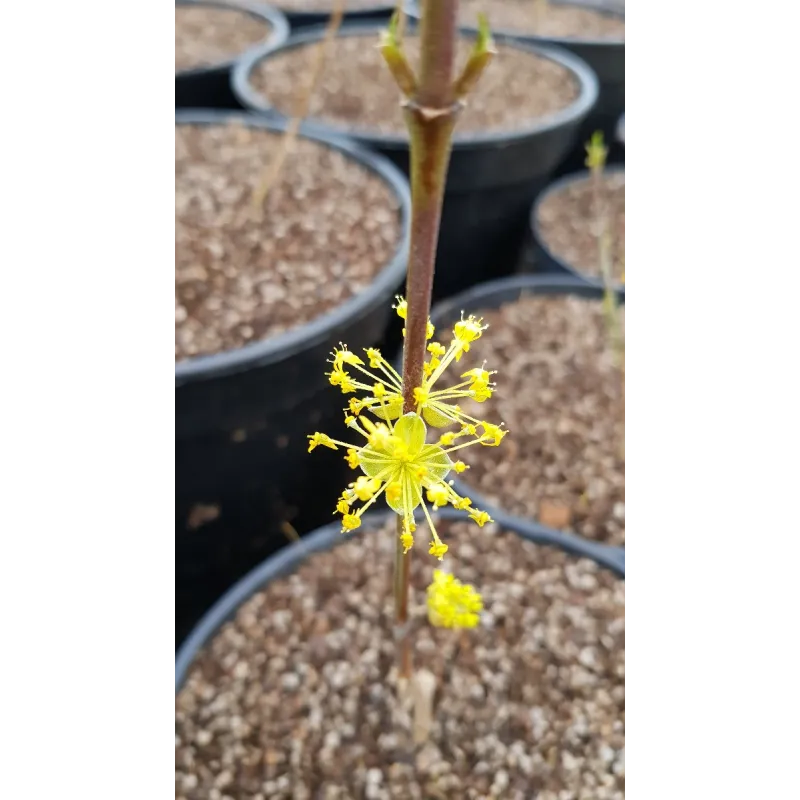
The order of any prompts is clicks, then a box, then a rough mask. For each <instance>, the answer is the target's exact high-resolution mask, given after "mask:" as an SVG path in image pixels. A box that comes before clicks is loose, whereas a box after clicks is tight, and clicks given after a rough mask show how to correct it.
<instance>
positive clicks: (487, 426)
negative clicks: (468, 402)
mask: <svg viewBox="0 0 800 800" xmlns="http://www.w3.org/2000/svg"><path fill="white" fill-rule="evenodd" d="M481 425H482V426H483V435H482V436H481V438H480V443H481V444H483V445H486V446H487V447H497V446H498V445H499V444H500V442H502V441H503V437H504V436H505V435H506V434H507V433H508V431H504V430H503V429H502V428H501V427H500V426H499V425H492V424H491V423H490V422H482V423H481Z"/></svg>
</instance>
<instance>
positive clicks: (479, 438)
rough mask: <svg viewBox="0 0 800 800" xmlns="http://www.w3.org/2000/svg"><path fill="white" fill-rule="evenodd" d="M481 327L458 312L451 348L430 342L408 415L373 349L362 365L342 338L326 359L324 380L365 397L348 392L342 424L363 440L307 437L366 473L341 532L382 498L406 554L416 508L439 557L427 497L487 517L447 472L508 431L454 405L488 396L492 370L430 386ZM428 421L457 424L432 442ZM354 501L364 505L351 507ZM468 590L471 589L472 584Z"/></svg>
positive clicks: (355, 486)
mask: <svg viewBox="0 0 800 800" xmlns="http://www.w3.org/2000/svg"><path fill="white" fill-rule="evenodd" d="M394 308H395V310H396V311H397V314H398V315H399V316H400V317H401V318H402V319H405V318H406V315H407V313H408V305H407V303H406V301H405V300H404V299H403V298H402V297H398V298H397V304H396V305H395V306H394ZM486 327H487V326H486V325H484V324H483V321H482V320H481V319H479V318H476V317H474V316H471V315H470V316H468V317H467V318H466V319H465V318H464V316H463V314H462V317H461V319H460V320H459V321H458V322H457V323H456V324H455V326H454V328H453V337H452V340H451V342H450V344H449V346H447V347H446V346H445V345H443V344H440V343H439V342H430V343H429V344H428V345H427V351H428V353H429V354H430V358H429V359H428V361H426V362H425V364H424V376H425V377H424V379H423V381H422V385H421V386H418V387H416V388H415V390H414V393H413V395H414V403H415V411H412V412H409V413H406V414H403V405H404V403H403V381H402V377H401V376H400V374H399V373H398V372H397V370H396V369H395V368H394V367H393V366H392V365H391V364H390V363H389V362H388V361H387V360H386V359H385V358H384V357H383V356H382V355H381V353H380V350H378V349H377V348H374V347H369V348H366V349H365V350H364V353H365V355H366V358H367V361H368V362H369V368H367V366H366V364H365V362H364V360H363V359H361V358H360V357H359V356H357V355H356V354H355V353H353V352H352V351H350V350H348V349H347V346H346V345H344V344H342V343H340V344H339V346H338V347H336V348H334V350H333V353H332V354H331V358H330V359H329V363H330V364H331V371H330V372H329V373H327V375H328V379H329V380H330V383H331V384H332V385H333V386H338V387H339V388H340V389H341V391H342V392H343V393H344V394H351V393H355V392H361V393H363V396H362V397H351V398H350V399H349V402H348V405H347V408H345V410H344V411H345V423H346V425H347V427H348V428H349V429H350V430H354V431H357V432H358V433H359V434H360V435H361V436H362V437H363V438H364V442H363V443H362V444H361V445H355V444H350V443H347V442H341V441H338V440H337V439H332V438H331V437H329V436H327V435H326V434H324V433H320V432H316V433H314V434H312V435H310V436H309V437H308V439H309V444H308V449H309V452H310V451H312V450H314V449H315V448H316V447H327V448H329V449H331V450H338V449H339V448H344V449H345V450H346V452H347V455H346V456H345V459H346V461H347V463H348V465H349V466H350V467H351V468H352V469H360V470H361V472H362V473H363V475H361V476H359V477H358V479H357V480H355V481H353V482H352V483H350V484H349V486H348V488H347V489H345V491H344V492H343V493H342V496H341V497H340V498H339V500H338V502H337V505H336V510H337V512H338V513H339V514H341V515H342V531H352V530H356V529H357V528H358V527H359V526H360V525H361V516H362V514H363V513H364V512H365V511H366V510H367V509H368V508H370V507H371V506H372V505H373V504H374V503H375V502H376V501H377V500H378V499H379V498H380V497H381V496H382V495H385V500H386V503H387V504H388V506H389V507H390V508H391V509H392V510H393V511H394V512H395V513H396V514H398V515H399V516H400V518H401V520H402V525H401V533H400V543H401V545H402V547H403V551H404V552H408V550H409V549H410V548H411V547H412V546H413V544H414V537H413V531H414V530H415V525H414V512H415V511H416V509H417V508H419V507H421V508H422V511H423V513H424V515H425V518H426V520H427V523H428V527H429V529H430V531H431V537H432V541H431V543H430V547H429V550H428V552H429V553H430V554H431V555H432V556H434V557H435V558H438V559H439V560H440V561H441V560H442V559H443V557H444V555H445V554H446V553H447V545H446V544H444V542H442V540H441V539H440V538H439V535H438V533H437V532H436V528H435V526H434V524H433V520H432V519H431V515H430V512H429V510H428V505H427V504H426V502H425V498H426V497H427V500H428V503H430V504H432V506H433V508H434V510H435V509H437V508H440V507H442V506H445V505H447V504H450V505H452V506H453V507H454V508H457V509H461V510H463V511H466V512H467V513H468V514H469V516H470V517H471V518H472V519H473V520H474V521H475V522H476V523H477V524H478V525H480V526H483V525H485V524H486V523H487V522H490V521H491V517H490V516H489V515H488V514H487V513H486V512H485V511H481V510H479V509H477V508H474V507H473V506H472V501H471V500H470V499H469V498H468V497H461V496H460V495H459V494H458V493H457V492H456V491H455V490H454V489H453V486H452V483H453V481H447V480H446V478H447V476H448V475H449V473H450V472H451V471H455V472H457V473H462V472H464V470H466V469H468V467H467V465H466V464H465V463H464V462H463V461H461V460H457V461H455V462H454V461H452V460H451V458H450V454H451V453H453V452H455V451H456V450H461V449H463V448H465V447H469V446H471V445H475V444H480V445H484V446H491V447H494V446H497V445H499V444H500V442H501V441H502V440H503V438H504V437H505V436H506V434H507V431H506V430H505V429H504V428H503V427H502V424H501V425H495V424H493V423H489V422H484V421H482V420H479V419H475V418H474V417H471V416H469V414H467V413H465V412H464V411H463V410H462V408H461V406H460V405H458V402H457V401H458V400H459V399H460V398H467V399H472V400H476V401H477V402H483V401H485V400H488V399H489V398H490V397H491V396H492V393H493V392H494V389H495V385H494V384H493V383H492V382H491V376H492V375H494V373H493V372H491V371H489V370H487V369H486V364H485V363H484V364H483V365H482V366H480V367H475V368H473V369H469V370H467V371H465V372H463V373H461V378H462V380H461V382H460V383H458V384H457V385H456V386H453V387H451V388H448V389H436V388H435V384H436V382H437V381H438V380H439V378H440V377H441V376H442V375H443V374H444V371H445V370H446V369H447V367H448V366H450V364H452V363H453V362H457V361H459V360H460V359H461V357H462V356H463V355H464V353H466V352H468V351H469V348H470V344H471V343H472V342H474V341H476V340H477V339H479V338H480V337H481V336H482V335H483V332H484V331H485V330H486ZM433 334H434V327H433V325H432V324H431V323H430V321H428V329H427V335H428V338H431V337H433ZM426 423H427V425H431V426H433V427H437V428H446V427H450V426H454V429H453V430H449V431H445V432H443V433H442V434H441V435H440V436H439V438H438V441H436V442H435V443H428V442H427V441H426V439H427V432H428V429H427V425H426ZM459 455H460V454H459ZM359 501H360V502H361V503H363V505H362V506H361V507H360V508H354V505H355V503H357V502H359ZM447 585H448V586H449V585H450V583H449V582H448V584H447ZM466 589H470V590H471V587H466ZM476 619H477V617H476ZM460 624H461V623H460Z"/></svg>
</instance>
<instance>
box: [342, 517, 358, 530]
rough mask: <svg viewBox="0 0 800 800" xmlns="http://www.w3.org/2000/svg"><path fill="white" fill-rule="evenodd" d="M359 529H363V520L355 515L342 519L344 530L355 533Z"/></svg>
mask: <svg viewBox="0 0 800 800" xmlns="http://www.w3.org/2000/svg"><path fill="white" fill-rule="evenodd" d="M359 527H361V519H360V518H359V517H357V516H356V515H355V514H345V515H344V516H343V517H342V530H345V531H354V530H355V529H356V528H359Z"/></svg>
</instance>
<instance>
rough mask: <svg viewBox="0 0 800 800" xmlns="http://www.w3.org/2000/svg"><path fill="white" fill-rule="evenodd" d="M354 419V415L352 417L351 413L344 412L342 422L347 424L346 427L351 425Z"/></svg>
mask: <svg viewBox="0 0 800 800" xmlns="http://www.w3.org/2000/svg"><path fill="white" fill-rule="evenodd" d="M355 421H356V418H355V417H354V416H353V415H352V414H345V415H344V424H345V425H347V427H348V428H349V427H350V426H351V425H352V424H353V423H354V422H355Z"/></svg>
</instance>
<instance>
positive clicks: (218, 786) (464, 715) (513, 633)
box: [175, 522, 625, 800]
mask: <svg viewBox="0 0 800 800" xmlns="http://www.w3.org/2000/svg"><path fill="white" fill-rule="evenodd" d="M437 527H438V528H439V530H440V532H443V533H444V534H445V535H446V536H447V535H448V534H449V536H450V544H451V550H450V553H448V556H447V557H446V561H445V563H446V564H447V565H448V568H451V569H452V570H453V572H455V573H456V575H458V576H459V577H460V578H461V579H462V580H464V581H471V582H474V583H475V584H476V585H477V586H478V588H479V589H480V591H481V592H482V594H483V597H484V604H485V609H486V610H485V612H484V614H483V619H482V624H481V626H480V627H479V628H477V629H474V630H471V631H468V632H464V633H463V635H461V636H459V634H457V633H455V632H453V631H445V630H439V629H433V628H430V627H429V626H428V625H427V622H426V620H425V609H424V605H423V604H424V587H425V586H426V585H427V583H428V582H429V581H430V576H431V570H432V565H433V564H435V563H437V562H435V561H433V560H432V559H431V558H430V557H428V556H424V555H422V554H421V551H422V546H421V543H418V549H419V550H420V555H419V557H415V558H414V559H413V560H412V562H411V563H412V568H411V569H412V582H413V586H414V591H413V592H412V607H411V609H410V610H411V616H412V619H413V620H415V621H416V622H418V623H419V625H420V629H419V631H418V633H417V635H416V655H415V665H416V668H418V669H424V670H428V671H430V672H431V673H432V674H433V675H434V676H435V677H436V684H437V686H436V693H435V695H434V701H433V703H434V708H433V717H434V719H433V725H432V728H431V733H430V736H429V739H428V741H427V742H426V743H424V744H423V745H419V746H417V747H416V748H414V749H413V750H412V746H411V744H410V736H409V728H410V721H409V715H408V712H407V709H406V708H405V707H404V706H403V704H402V703H400V702H399V701H398V699H397V684H396V679H395V672H394V668H393V666H392V665H393V663H394V652H395V648H394V643H393V639H392V630H391V615H392V601H391V597H390V594H389V586H390V581H389V569H390V564H391V556H392V552H393V550H394V543H393V529H394V524H393V522H392V523H391V524H390V525H389V526H388V527H384V529H383V530H381V531H367V532H365V533H363V534H362V535H361V536H360V537H358V538H356V539H354V540H353V541H352V542H348V543H346V544H342V545H341V546H339V547H337V548H335V549H334V550H333V551H330V552H327V553H324V554H320V555H318V556H314V557H312V558H311V559H310V560H309V561H307V562H306V563H305V564H304V565H303V566H302V567H301V568H300V570H299V571H298V572H297V573H295V574H294V575H292V576H291V577H289V578H287V579H284V580H281V581H280V582H277V583H275V584H273V585H272V586H270V587H269V588H268V589H266V590H265V591H262V592H260V593H258V594H257V595H255V596H254V597H253V598H252V599H251V600H250V601H248V602H247V603H246V604H245V605H244V606H243V607H242V608H241V609H240V611H239V613H238V614H237V616H236V618H235V619H234V620H233V621H232V622H230V623H228V624H226V625H225V627H224V628H223V629H222V631H221V632H220V634H219V635H218V636H217V637H216V638H215V639H214V640H213V642H212V643H211V645H210V647H209V648H208V649H207V650H206V651H205V652H204V653H203V654H202V655H201V656H200V658H199V660H198V662H197V663H196V665H195V667H194V669H193V670H192V671H191V672H190V675H189V678H188V680H187V683H186V685H185V687H184V689H183V690H182V691H181V692H180V694H179V695H178V697H177V701H176V758H175V764H176V798H177V799H178V800H290V799H291V800H337V799H338V800H356V798H358V799H360V798H365V799H366V800H385V799H388V798H396V800H423V798H424V800H451V799H452V800H479V799H480V800H491V799H495V800H496V799H497V798H502V800H532V798H534V797H535V798H536V799H537V800H567V798H570V799H573V798H574V800H611V799H612V798H613V800H622V798H623V797H624V782H625V767H624V752H625V750H624V748H625V741H624V725H625V696H624V695H625V687H624V680H625V630H624V629H625V619H624V602H625V600H624V585H623V583H622V581H619V580H618V579H616V578H614V577H613V576H612V575H611V574H609V573H607V572H605V571H603V570H601V569H599V568H598V567H596V566H595V565H594V564H593V563H592V562H589V561H586V560H577V559H574V558H572V557H567V556H565V555H563V554H562V553H559V552H556V551H553V550H551V549H548V548H542V547H538V546H537V545H534V544H531V543H529V542H524V541H522V540H521V539H519V538H518V537H517V536H515V535H513V534H507V533H504V532H501V531H498V530H497V529H496V527H495V526H493V525H491V526H486V527H484V528H483V529H481V528H477V527H476V526H475V525H473V524H471V523H467V524H464V523H456V524H449V523H445V522H442V523H440V525H439V526H437ZM423 528H424V526H420V529H419V535H420V536H421V537H423V538H424V534H425V531H424V529H423ZM387 676H388V677H387Z"/></svg>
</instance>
